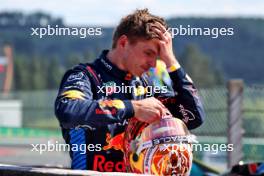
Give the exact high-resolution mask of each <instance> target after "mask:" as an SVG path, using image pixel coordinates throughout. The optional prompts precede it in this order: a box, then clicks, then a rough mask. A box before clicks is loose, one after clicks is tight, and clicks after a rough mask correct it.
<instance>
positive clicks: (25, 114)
mask: <svg viewBox="0 0 264 176" xmlns="http://www.w3.org/2000/svg"><path fill="white" fill-rule="evenodd" d="M0 4H1V5H0V80H1V81H0V86H1V87H0V88H1V95H0V163H6V164H19V165H30V166H44V165H45V166H61V167H69V157H68V153H67V152H44V153H42V154H39V153H38V152H32V151H31V149H32V146H31V144H37V143H44V144H47V143H48V141H50V142H51V143H55V141H59V142H60V143H63V142H64V141H63V139H62V136H61V131H60V127H59V124H58V121H57V119H56V117H55V116H54V110H53V105H54V100H55V98H56V94H57V90H58V86H59V83H60V80H61V78H62V76H63V74H64V72H65V71H66V70H67V69H69V68H71V67H72V66H74V65H75V64H78V63H79V62H91V61H93V60H94V59H95V58H96V57H97V56H98V55H99V54H100V51H101V50H102V49H107V48H110V47H111V40H112V33H113V29H114V27H115V26H116V25H117V24H118V22H119V20H120V19H121V17H122V16H125V15H127V14H128V13H130V12H132V11H134V10H135V9H136V8H149V10H150V12H152V13H153V14H156V15H159V16H162V17H164V18H165V19H166V20H167V22H168V24H169V26H170V27H179V26H180V25H183V26H187V25H190V26H191V27H198V28H216V27H218V28H222V27H224V28H233V31H234V35H230V36H227V35H226V36H219V37H217V38H212V37H210V36H199V35H197V36H188V35H187V36H175V37H174V38H173V46H174V51H175V53H176V57H177V58H178V60H179V61H180V63H181V65H182V66H183V67H184V68H185V70H186V71H187V72H188V73H189V75H190V76H191V77H192V79H193V80H194V82H195V83H196V86H197V87H198V88H199V90H200V95H201V97H202V99H203V103H204V106H205V110H206V120H205V123H204V124H203V126H202V127H200V128H198V129H196V130H194V131H192V132H193V133H194V134H195V135H197V136H198V140H199V141H200V143H210V144H213V143H216V144H222V143H223V144H227V143H230V141H231V142H232V143H233V144H234V148H235V152H234V153H233V154H228V153H226V152H218V153H217V154H213V153H212V152H206V151H200V152H199V151H198V152H195V153H194V155H195V157H196V158H197V159H199V160H201V161H202V162H204V163H205V164H210V165H211V166H212V165H214V166H215V167H216V168H217V169H219V170H220V171H224V170H225V169H227V168H228V166H229V165H230V163H233V164H234V163H236V162H238V161H240V160H243V161H263V160H264V150H263V148H264V140H263V137H264V128H263V126H264V118H263V115H264V91H263V90H264V77H263V75H264V71H263V68H264V62H263V59H264V55H263V49H264V32H263V31H264V12H263V8H264V2H263V1H261V0H251V1H249V0H248V1H247V0H242V1H239V0H232V1H228V0H223V1H219V2H213V1H210V0H199V1H195V0H189V1H179V0H176V1H169V0H163V1H161V0H160V1H158V0H136V1H132V0H122V1H121V0H109V1H107V2H106V1H84V0H76V1H66V2H65V1H62V0H56V1H51V0H46V1H45V2H44V1H40V0H26V1H20V0H9V1H3V0H1V3H0ZM47 25H50V26H56V25H58V26H59V27H78V28H81V27H87V28H88V27H100V28H102V35H100V36H87V37H86V38H80V37H79V36H48V35H46V36H43V37H42V38H40V37H39V36H36V35H31V34H32V29H31V28H40V27H46V26H47ZM232 79H239V80H238V81H235V82H230V80H232ZM233 88H234V89H233ZM236 90H237V91H236ZM236 152H237V153H236Z"/></svg>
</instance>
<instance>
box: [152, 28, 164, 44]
mask: <svg viewBox="0 0 264 176" xmlns="http://www.w3.org/2000/svg"><path fill="white" fill-rule="evenodd" d="M153 31H154V32H155V33H156V34H157V35H158V36H159V37H160V38H161V40H164V41H167V40H168V39H167V38H166V36H165V35H164V33H163V32H161V30H160V29H158V28H153Z"/></svg>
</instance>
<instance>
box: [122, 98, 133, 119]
mask: <svg viewBox="0 0 264 176" xmlns="http://www.w3.org/2000/svg"><path fill="white" fill-rule="evenodd" d="M123 102H124V104H125V118H126V119H128V118H131V117H133V116H134V113H135V112H134V108H133V105H132V103H131V101H130V100H125V101H123Z"/></svg>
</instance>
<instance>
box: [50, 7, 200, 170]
mask: <svg viewBox="0 0 264 176" xmlns="http://www.w3.org/2000/svg"><path fill="white" fill-rule="evenodd" d="M157 58H159V59H160V60H161V61H162V62H164V63H165V65H166V68H167V71H168V73H169V76H170V79H171V83H172V85H171V87H170V88H167V89H165V88H161V89H159V88H157V87H154V85H153V83H152V81H151V79H150V78H149V76H148V75H147V74H146V72H147V71H148V70H149V69H150V68H151V67H155V66H156V61H157ZM170 90H173V91H170ZM168 111H169V112H170V113H171V114H172V115H173V116H174V117H177V118H179V119H181V120H182V121H183V122H184V123H185V124H186V126H187V127H188V129H194V128H197V127H199V126H200V125H201V124H202V122H203V120H204V110H203V106H202V103H201V100H200V98H199V96H198V93H197V89H196V88H195V86H194V85H193V82H192V80H191V79H190V77H189V76H188V75H187V74H186V73H185V71H184V69H183V68H182V67H181V66H180V64H179V63H178V61H177V59H176V57H175V55H174V53H173V46H172V37H171V34H170V32H169V30H168V27H167V24H166V22H165V21H164V19H163V18H161V17H158V16H155V15H152V14H150V13H149V11H148V9H142V10H136V11H135V12H133V13H132V14H129V15H127V16H126V17H124V18H122V20H121V22H120V23H119V25H118V26H117V27H116V29H115V31H114V34H113V40H112V48H111V49H110V50H103V51H102V53H101V55H100V56H99V57H98V58H97V59H96V60H95V61H94V62H93V63H86V64H79V65H77V66H75V67H73V68H72V69H70V70H68V71H67V72H66V73H65V75H64V76H63V78H62V81H61V84H60V88H59V92H58V96H57V98H56V101H55V114H56V116H57V118H58V120H59V123H60V126H61V128H62V133H63V137H64V139H65V142H66V143H67V144H68V145H69V146H70V157H71V168H72V169H81V170H97V171H102V172H124V171H125V166H124V161H123V153H122V142H123V133H124V130H125V128H126V126H127V124H128V120H129V119H131V118H132V117H134V118H137V120H139V121H142V122H146V123H152V122H154V121H156V120H159V119H160V118H161V117H162V116H164V115H165V114H166V113H167V112H168ZM81 147H85V152H83V150H80V148H81Z"/></svg>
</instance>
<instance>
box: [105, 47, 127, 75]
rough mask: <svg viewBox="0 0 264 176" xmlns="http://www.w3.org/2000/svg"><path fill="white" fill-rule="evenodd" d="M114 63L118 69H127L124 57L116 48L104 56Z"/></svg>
mask: <svg viewBox="0 0 264 176" xmlns="http://www.w3.org/2000/svg"><path fill="white" fill-rule="evenodd" d="M106 57H107V58H108V59H109V60H110V61H111V62H112V63H113V64H114V65H116V66H117V67H118V68H119V69H120V70H123V71H127V69H126V67H125V65H124V59H123V58H122V57H120V53H119V52H118V51H117V50H116V49H113V50H110V51H109V52H108V53H107V56H106Z"/></svg>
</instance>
